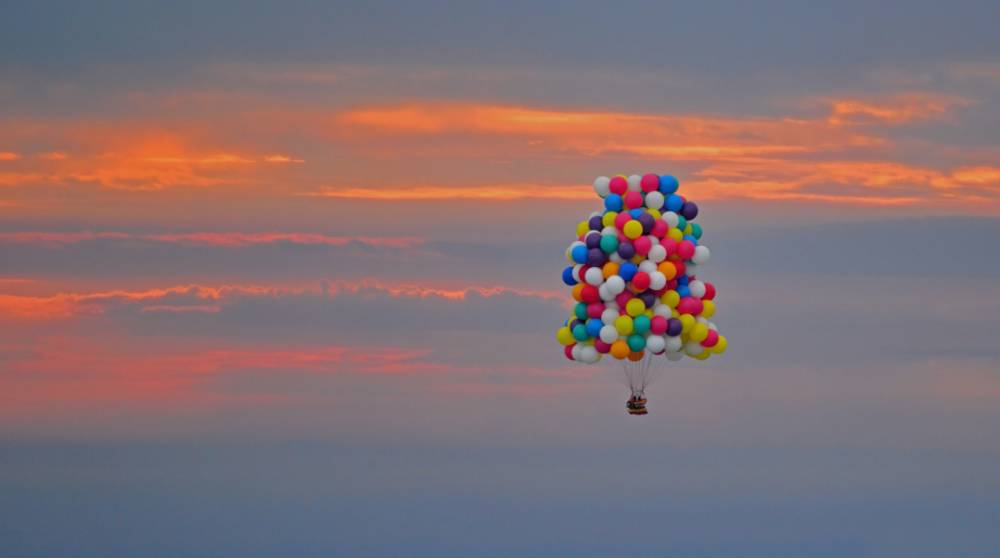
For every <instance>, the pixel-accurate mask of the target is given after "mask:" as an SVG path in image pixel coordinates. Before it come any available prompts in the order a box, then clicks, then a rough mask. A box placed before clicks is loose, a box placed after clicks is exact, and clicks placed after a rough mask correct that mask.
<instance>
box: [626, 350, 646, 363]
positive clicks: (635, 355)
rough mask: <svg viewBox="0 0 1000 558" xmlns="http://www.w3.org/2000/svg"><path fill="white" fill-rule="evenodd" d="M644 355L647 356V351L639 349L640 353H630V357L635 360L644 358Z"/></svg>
mask: <svg viewBox="0 0 1000 558" xmlns="http://www.w3.org/2000/svg"><path fill="white" fill-rule="evenodd" d="M644 356H646V351H639V352H638V353H629V354H628V359H629V360H631V361H632V362H635V361H637V360H642V357H644Z"/></svg>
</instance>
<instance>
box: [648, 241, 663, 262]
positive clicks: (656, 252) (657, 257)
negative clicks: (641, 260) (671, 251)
mask: <svg viewBox="0 0 1000 558" xmlns="http://www.w3.org/2000/svg"><path fill="white" fill-rule="evenodd" d="M646 257H647V258H649V261H651V262H653V263H660V262H662V261H663V260H665V259H667V249H666V248H664V247H663V245H662V244H654V245H653V247H652V248H650V249H649V254H647V255H646Z"/></svg>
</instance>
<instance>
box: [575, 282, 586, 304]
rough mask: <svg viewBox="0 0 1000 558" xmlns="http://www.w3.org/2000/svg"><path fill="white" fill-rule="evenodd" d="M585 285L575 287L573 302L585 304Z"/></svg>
mask: <svg viewBox="0 0 1000 558" xmlns="http://www.w3.org/2000/svg"><path fill="white" fill-rule="evenodd" d="M583 285H584V284H583V283H577V284H576V285H573V300H576V301H577V302H583Z"/></svg>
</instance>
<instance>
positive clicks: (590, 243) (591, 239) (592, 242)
mask: <svg viewBox="0 0 1000 558" xmlns="http://www.w3.org/2000/svg"><path fill="white" fill-rule="evenodd" d="M584 239H585V242H586V243H587V248H591V249H593V248H600V247H601V235H600V234H599V233H595V232H594V231H590V232H589V233H588V234H587V236H586V237H584Z"/></svg>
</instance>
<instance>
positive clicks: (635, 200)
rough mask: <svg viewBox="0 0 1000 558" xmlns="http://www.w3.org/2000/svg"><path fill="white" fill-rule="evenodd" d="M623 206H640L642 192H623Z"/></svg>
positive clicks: (631, 207) (630, 207)
mask: <svg viewBox="0 0 1000 558" xmlns="http://www.w3.org/2000/svg"><path fill="white" fill-rule="evenodd" d="M625 207H627V208H629V209H636V208H639V207H642V194H640V193H639V192H629V193H627V194H625Z"/></svg>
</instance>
